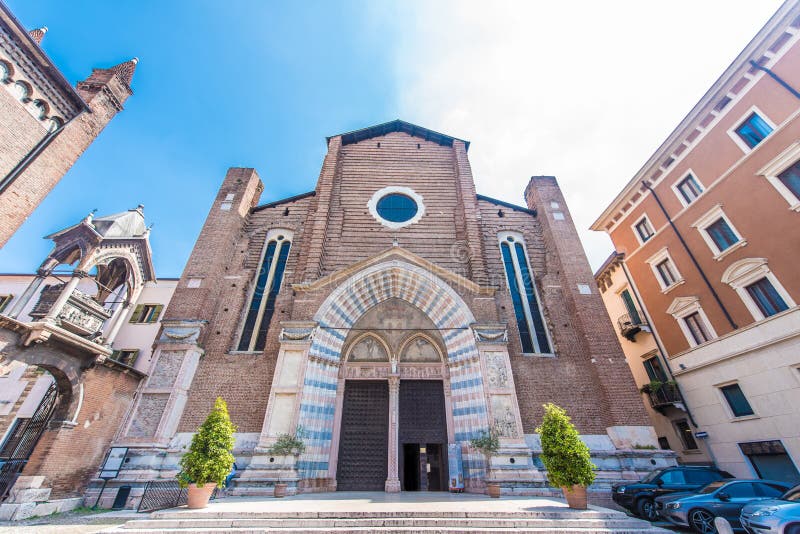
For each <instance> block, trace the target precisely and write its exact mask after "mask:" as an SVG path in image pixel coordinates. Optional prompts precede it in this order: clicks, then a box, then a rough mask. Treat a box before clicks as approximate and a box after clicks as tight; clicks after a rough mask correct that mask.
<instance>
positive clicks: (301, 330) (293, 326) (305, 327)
mask: <svg viewBox="0 0 800 534" xmlns="http://www.w3.org/2000/svg"><path fill="white" fill-rule="evenodd" d="M281 327H282V328H281V333H280V334H279V335H278V340H279V341H280V342H281V343H292V342H304V343H310V342H311V341H312V340H313V339H314V333H315V331H316V328H317V323H315V322H306V321H283V322H281Z"/></svg>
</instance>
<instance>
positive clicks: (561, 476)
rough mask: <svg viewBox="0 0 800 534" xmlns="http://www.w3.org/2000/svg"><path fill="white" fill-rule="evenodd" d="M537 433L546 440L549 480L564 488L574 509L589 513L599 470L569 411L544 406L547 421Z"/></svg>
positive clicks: (543, 461) (569, 503)
mask: <svg viewBox="0 0 800 534" xmlns="http://www.w3.org/2000/svg"><path fill="white" fill-rule="evenodd" d="M536 432H537V433H539V435H540V437H541V440H542V455H541V458H542V463H544V466H545V468H546V469H547V480H548V481H549V482H550V484H551V485H553V486H556V487H560V488H561V489H562V491H563V492H564V497H566V499H567V504H568V505H569V507H570V508H576V509H579V510H585V509H586V507H587V496H586V488H587V486H589V485H590V484H591V483H592V482H593V481H594V472H593V471H592V469H593V468H594V467H595V466H594V464H592V461H591V457H590V455H589V447H587V446H586V444H585V443H584V442H582V441H581V439H580V437H579V436H578V430H577V429H576V428H575V425H573V424H572V423H571V422H570V418H569V416H568V415H567V412H565V411H564V410H563V409H561V408H559V407H558V406H556V405H555V404H551V403H548V404H545V405H544V419H543V420H542V425H541V426H540V427H539V428H537V429H536Z"/></svg>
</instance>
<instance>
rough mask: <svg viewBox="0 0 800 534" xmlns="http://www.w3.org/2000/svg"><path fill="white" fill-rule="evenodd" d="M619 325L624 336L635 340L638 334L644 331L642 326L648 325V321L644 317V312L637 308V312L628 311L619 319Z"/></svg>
mask: <svg viewBox="0 0 800 534" xmlns="http://www.w3.org/2000/svg"><path fill="white" fill-rule="evenodd" d="M617 326H618V327H619V333H620V334H622V336H623V337H624V338H625V339H627V340H629V341H635V340H636V334H638V333H639V332H641V331H642V327H644V326H647V321H645V319H644V314H643V313H642V312H641V311H639V310H636V314H634V315H632V314H630V313H626V314H625V315H622V316H620V317H619V319H617Z"/></svg>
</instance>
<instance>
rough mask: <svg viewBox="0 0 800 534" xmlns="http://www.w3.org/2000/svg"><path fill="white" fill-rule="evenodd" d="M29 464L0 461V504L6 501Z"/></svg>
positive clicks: (25, 460)
mask: <svg viewBox="0 0 800 534" xmlns="http://www.w3.org/2000/svg"><path fill="white" fill-rule="evenodd" d="M26 463H28V460H27V458H26V459H24V460H0V502H2V501H3V500H5V498H6V497H7V496H8V494H9V492H10V491H11V488H13V487H14V483H15V482H16V481H17V478H18V477H19V475H20V473H22V470H23V469H24V468H25V464H26Z"/></svg>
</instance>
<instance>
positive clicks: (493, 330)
mask: <svg viewBox="0 0 800 534" xmlns="http://www.w3.org/2000/svg"><path fill="white" fill-rule="evenodd" d="M472 331H473V332H474V334H475V341H477V342H478V343H497V344H505V343H508V330H507V329H506V327H505V325H500V324H498V325H472Z"/></svg>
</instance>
